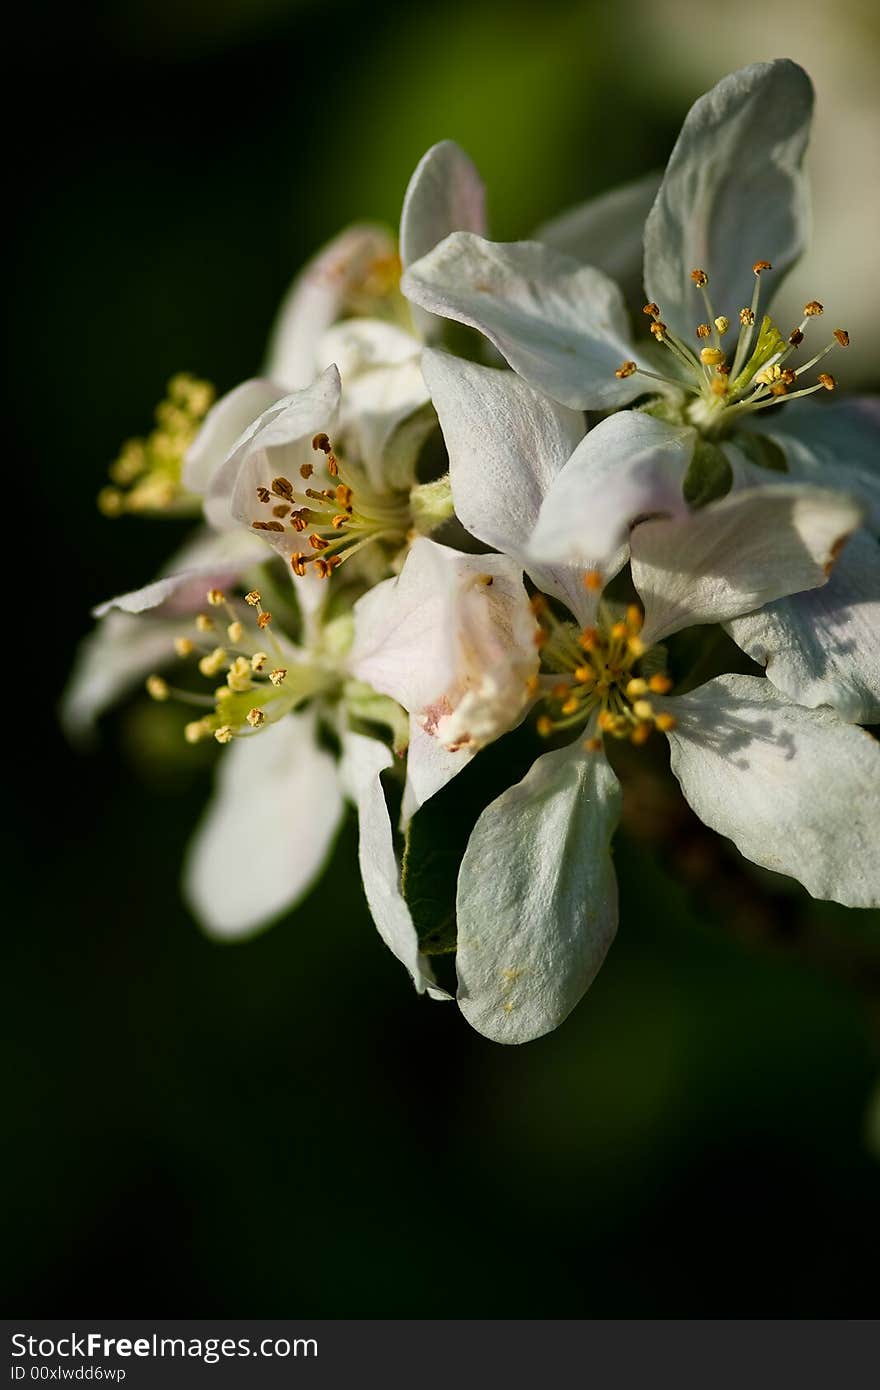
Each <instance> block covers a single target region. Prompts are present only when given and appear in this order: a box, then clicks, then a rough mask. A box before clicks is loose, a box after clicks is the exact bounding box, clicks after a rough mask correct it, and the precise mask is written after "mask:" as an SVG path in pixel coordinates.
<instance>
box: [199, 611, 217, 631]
mask: <svg viewBox="0 0 880 1390" xmlns="http://www.w3.org/2000/svg"><path fill="white" fill-rule="evenodd" d="M216 626H217V624H216V623H215V622H214V619H213V618H210V617H209V616H208V614H207V613H197V614H196V628H197V629H198V631H199V632H213V631H214V628H215V627H216Z"/></svg>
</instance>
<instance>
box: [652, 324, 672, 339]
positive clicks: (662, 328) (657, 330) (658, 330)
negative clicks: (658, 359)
mask: <svg viewBox="0 0 880 1390" xmlns="http://www.w3.org/2000/svg"><path fill="white" fill-rule="evenodd" d="M667 331H668V330H667V327H666V324H665V323H663V322H661V320H660V319H655V320H654V322H653V323H652V324H651V332H652V333H653V335H654V337H655V338H656V339H657V342H658V343H662V342H663V339H664V338H665V337H666V334H667Z"/></svg>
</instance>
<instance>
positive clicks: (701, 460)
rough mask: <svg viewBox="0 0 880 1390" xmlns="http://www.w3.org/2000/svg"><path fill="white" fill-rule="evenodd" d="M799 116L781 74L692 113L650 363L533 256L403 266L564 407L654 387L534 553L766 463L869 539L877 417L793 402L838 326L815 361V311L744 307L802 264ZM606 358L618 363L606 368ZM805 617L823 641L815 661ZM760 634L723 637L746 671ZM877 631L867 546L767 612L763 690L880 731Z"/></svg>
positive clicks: (654, 251)
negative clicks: (844, 498)
mask: <svg viewBox="0 0 880 1390" xmlns="http://www.w3.org/2000/svg"><path fill="white" fill-rule="evenodd" d="M811 114H812V89H811V87H810V83H809V79H808V78H807V77H806V74H805V73H804V72H803V71H802V70H801V69H800V68H799V67H797V65H796V64H794V63H791V62H788V61H786V60H780V61H776V62H772V63H756V64H752V65H751V66H750V67H747V68H745V69H743V70H742V71H741V72H737V73H734V74H732V75H731V76H729V77H726V78H724V79H723V81H721V82H720V83H719V84H718V85H717V87H715V88H714V89H713V91H711V92H710V93H708V94H707V95H706V96H704V97H702V98H701V99H700V100H699V101H698V102H697V103H696V104H695V106H694V107H693V109H692V110H691V112H690V113H689V115H688V117H687V119H686V121H685V123H684V126H683V128H682V132H681V135H680V137H679V140H678V143H677V144H676V146H675V149H674V151H673V153H672V156H671V158H670V161H669V165H668V167H667V170H666V174H665V176H664V179H663V182H662V184H661V186H660V190H659V193H658V195H657V199H656V201H655V203H654V206H653V208H652V209H651V212H650V215H649V216H648V220H647V223H646V226H645V266H644V278H645V289H646V294H647V296H648V300H649V303H648V304H647V305H646V306H645V311H646V313H647V314H648V317H649V319H650V321H651V330H652V333H653V335H654V338H655V339H656V343H655V344H649V345H648V346H647V347H646V348H643V349H637V348H634V347H633V346H632V344H631V343H630V341H629V340H628V337H627V328H626V322H625V317H624V315H623V310H622V300H621V297H620V295H619V294H618V293H617V292H616V290H615V288H614V286H613V285H612V284H611V282H610V281H608V280H607V279H606V278H605V277H603V276H601V275H597V274H596V273H595V272H594V271H592V270H585V269H584V268H583V267H581V266H578V265H577V264H576V263H575V262H574V261H573V260H571V259H568V260H567V259H565V258H564V257H559V256H555V255H554V254H552V253H551V252H550V251H548V250H547V249H546V248H540V247H537V246H535V245H533V244H530V243H520V244H515V245H512V246H499V245H494V244H492V243H489V242H484V241H482V240H481V239H479V238H476V237H473V236H470V237H468V236H464V235H459V236H454V237H449V238H447V240H446V241H445V242H444V243H442V244H441V245H440V246H438V247H437V248H436V249H435V250H434V251H433V252H432V253H431V255H429V256H428V257H426V258H424V259H423V260H422V261H421V262H420V263H419V264H418V265H416V266H414V267H412V268H411V269H410V271H409V273H408V275H407V276H406V278H405V280H404V289H405V291H406V293H407V294H408V295H409V296H410V298H411V299H413V300H414V301H415V302H416V303H418V304H420V305H422V306H427V307H430V308H431V309H432V310H433V311H434V312H436V313H446V314H448V315H449V316H450V317H453V318H457V319H460V320H462V321H463V322H466V323H469V324H471V325H473V326H475V327H477V328H479V329H480V330H481V331H482V332H483V333H485V334H486V336H487V337H489V338H490V339H491V341H492V342H493V343H495V344H496V346H497V347H498V348H499V349H500V350H501V352H502V353H503V354H504V355H505V357H506V358H507V360H508V361H509V362H510V364H511V366H512V367H514V368H515V370H516V371H517V372H519V373H520V374H521V375H522V376H523V377H524V378H525V379H526V380H527V381H528V382H530V383H531V384H532V385H533V386H535V387H538V388H539V389H541V390H543V391H545V392H547V393H548V394H549V395H550V396H552V397H553V398H554V399H556V400H558V401H560V402H563V403H565V404H567V405H569V406H577V407H581V408H583V407H588V408H591V409H592V408H607V407H611V406H618V405H622V404H626V403H627V402H628V401H631V400H633V399H634V397H635V396H637V395H642V394H644V392H645V391H646V390H648V389H650V388H651V382H652V379H653V378H656V377H657V376H659V377H660V378H661V380H660V382H659V385H658V387H657V389H658V390H659V391H660V392H661V395H660V396H659V397H658V399H657V400H656V401H655V402H654V403H653V404H649V405H648V406H647V410H648V412H649V413H652V414H654V415H656V416H657V419H656V422H655V423H653V424H652V423H649V422H648V421H647V420H646V418H645V413H644V411H640V412H638V413H636V414H629V413H626V414H622V415H620V416H618V417H614V418H612V419H609V420H606V421H604V422H603V423H602V424H600V426H599V427H598V428H597V429H596V430H593V431H591V433H590V434H589V435H588V437H587V439H586V440H585V442H584V444H583V446H582V449H581V451H580V452H579V454H578V455H577V456H576V459H573V460H572V464H571V468H570V472H569V475H568V482H567V484H560V487H559V488H558V489H557V490H556V491H555V493H554V497H553V499H552V500H550V501H548V504H547V508H546V510H545V512H544V514H542V517H541V519H540V523H539V528H538V532H537V534H536V537H535V544H536V546H537V548H538V549H539V551H540V553H541V554H543V555H544V556H547V557H551V556H552V557H554V558H557V559H563V558H564V559H574V558H578V557H579V558H580V559H581V560H583V561H584V562H588V561H589V559H590V558H591V557H592V556H595V555H596V553H597V552H596V548H595V547H596V545H597V544H599V541H598V537H599V534H600V532H601V531H602V529H603V527H604V525H605V522H606V521H607V520H608V519H609V518H612V520H613V517H612V513H613V511H614V509H615V508H616V507H618V506H622V511H621V514H620V515H619V517H618V518H617V519H616V520H617V521H619V523H620V527H618V526H617V525H616V522H615V527H614V530H615V534H616V535H617V536H618V537H619V535H620V534H621V529H620V528H621V527H622V528H623V529H625V527H626V525H627V524H628V523H630V522H631V521H633V520H634V519H636V518H637V517H640V516H646V515H653V514H656V513H667V512H673V513H674V512H676V511H677V510H679V509H680V508H681V506H682V505H683V500H687V501H689V502H691V503H699V502H700V501H702V500H705V498H706V496H712V495H714V496H719V495H721V494H722V493H723V492H724V491H725V490H726V489H727V488H729V487H730V485H731V481H732V480H733V481H735V482H736V483H738V484H742V483H746V484H749V483H752V484H753V483H755V482H757V481H760V480H765V479H766V473H765V472H764V471H763V469H759V468H758V467H756V465H758V464H765V465H766V464H768V463H770V464H772V465H773V466H779V467H782V468H785V469H787V471H788V473H789V475H790V476H791V477H795V478H800V479H803V480H804V481H809V482H814V483H819V484H824V485H830V486H837V487H841V488H843V489H845V490H846V491H848V492H852V493H854V494H855V495H856V496H858V497H861V498H862V499H863V500H864V501H865V503H866V504H867V506H868V508H869V515H868V518H867V523H868V525H869V527H870V528H871V530H872V531H873V532H874V533H875V534H876V533H877V531H878V529H880V481H878V480H880V471H878V469H877V466H876V457H877V452H878V446H880V403H878V402H877V401H876V400H875V399H873V398H861V399H854V400H851V401H846V400H844V401H841V402H840V403H839V404H838V403H837V401H836V400H835V401H828V400H823V401H822V403H821V404H820V403H818V402H817V401H812V400H803V399H800V400H797V401H795V398H796V397H803V396H804V395H813V394H814V393H816V392H818V393H819V394H820V395H822V396H823V397H824V396H826V393H827V391H828V390H831V389H833V387H834V385H835V383H834V379H833V378H832V377H831V376H830V375H829V374H828V373H827V372H824V371H823V372H821V373H820V375H819V378H818V380H815V381H812V384H810V385H807V386H805V385H803V383H804V382H805V381H811V378H812V377H813V376H815V369H816V368H817V367H818V366H819V364H820V361H821V359H823V358H824V357H825V356H826V355H827V354H828V353H829V352H830V351H832V350H833V349H834V350H839V349H840V348H841V347H843V346H845V345H846V343H847V342H848V336H847V334H846V333H845V331H844V330H842V329H836V330H835V331H834V332H833V333H832V334H830V335H829V339H828V341H827V343H825V344H824V345H822V346H820V347H819V348H818V350H817V351H815V352H810V351H809V350H808V347H807V346H806V343H807V342H808V340H809V337H810V336H811V335H812V332H813V329H814V328H815V326H816V323H817V320H818V319H819V318H820V316H821V314H822V305H821V304H820V303H819V302H818V301H816V300H813V301H811V302H810V303H809V304H807V305H805V308H804V315H803V318H802V321H801V322H800V323H799V324H798V325H796V326H795V327H794V328H793V329H792V330H791V332H789V333H787V334H783V333H780V331H779V330H778V328H777V327H776V325H775V324H774V323H773V321H772V320H771V319H770V318H768V317H764V318H763V319H762V315H761V309H760V303H759V296H760V289H761V284H762V282H763V280H764V279H766V277H767V276H768V275H770V274H772V275H774V276H775V277H776V278H777V279H779V278H780V277H781V276H782V275H783V274H784V273H785V271H786V270H787V269H788V268H789V267H790V266H791V265H792V264H793V262H794V261H795V260H796V259H797V257H798V255H799V254H800V252H801V250H802V248H803V243H804V238H805V234H806V230H807V225H808V204H807V192H806V184H805V177H804V174H803V171H802V167H801V166H802V158H803V153H804V149H805V147H806V141H807V136H808V131H809V123H810V118H811ZM771 262H772V271H771V265H770V263H771ZM710 296H711V299H710ZM697 310H699V315H698V313H697ZM698 316H699V317H701V318H702V319H703V323H702V324H701V325H699V326H698V328H697V336H696V337H694V327H695V324H696V319H697V317H698ZM731 325H733V327H731ZM734 336H735V337H736V346H735V347H733V348H731V349H730V350H729V351H728V350H727V349H726V347H725V342H726V341H727V339H728V338H733V337H734ZM617 353H620V354H622V356H623V358H624V362H623V365H622V366H621V365H620V364H619V362H613V363H612V358H614V356H615V354H617ZM661 357H663V358H665V359H666V361H665V365H664V363H663V362H661V360H660V358H661ZM615 368H616V375H614V379H613V380H612V374H613V373H614V372H615ZM780 404H781V409H779V410H776V409H774V410H772V411H770V410H769V407H771V406H774V407H775V406H777V405H780ZM713 445H714V446H715V447H713ZM612 472H613V473H614V475H615V488H614V491H613V493H612V492H611V491H609V488H608V479H609V477H610V475H611V474H612ZM624 476H625V477H626V479H627V483H626V486H625V487H624V486H623V484H622V478H623V477H624ZM682 488H684V492H685V499H682V495H681V494H682ZM817 604H818V608H817ZM817 620H818V621H820V622H821V624H822V625H823V626H825V627H826V629H827V630H826V632H825V633H823V640H822V641H821V643H820V644H819V645H818V646H817V642H816V640H815V624H816V622H817ZM767 621H769V619H767V618H765V617H763V616H762V617H761V618H760V620H755V619H752V618H748V619H743V620H738V621H737V628H736V634H735V635H736V637H737V640H738V641H741V642H742V645H743V646H744V647H745V649H746V650H747V651H749V652H750V654H752V655H753V656H755V658H756V659H758V660H764V659H765V658H764V656H763V655H762V653H763V652H764V625H765V623H766V622H767ZM878 621H880V555H878V549H877V546H876V543H874V542H873V541H872V540H870V539H869V538H868V537H867V536H866V537H864V538H862V539H861V540H860V541H859V543H858V544H857V545H854V546H851V547H848V548H847V550H846V552H845V553H844V555H843V557H842V558H841V562H840V564H839V565H838V567H837V569H836V571H835V574H834V576H833V579H832V585H831V587H830V589H829V591H828V593H827V594H825V593H823V595H822V598H821V600H818V599H814V598H813V597H808V596H804V595H797V596H794V597H792V598H789V599H785V600H782V601H781V602H779V603H778V604H777V605H775V607H774V611H773V615H772V622H773V627H774V632H775V634H776V636H775V639H774V654H773V659H772V661H770V664H769V667H768V674H769V675H770V678H771V679H772V680H773V681H774V682H776V683H777V685H778V687H779V689H781V690H783V691H786V692H788V693H795V692H797V693H798V698H801V693H802V692H803V693H804V698H805V701H806V702H809V703H811V704H814V705H820V704H830V705H832V706H834V707H835V708H838V709H839V710H841V712H843V713H845V714H846V716H847V717H849V718H853V719H859V720H862V721H865V722H869V721H873V720H876V719H878V718H880V663H878V659H877V656H876V644H875V643H874V642H873V641H872V640H866V639H867V638H868V637H869V634H870V632H871V631H872V630H873V629H875V628H876V625H877V623H878ZM826 637H827V640H825V639H826Z"/></svg>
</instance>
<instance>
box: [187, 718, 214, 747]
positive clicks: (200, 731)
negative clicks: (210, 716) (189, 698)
mask: <svg viewBox="0 0 880 1390" xmlns="http://www.w3.org/2000/svg"><path fill="white" fill-rule="evenodd" d="M210 732H211V726H210V724H209V723H208V722H207V720H205V719H193V720H192V721H191V722H190V723H189V724H187V725H185V726H184V730H183V736H184V738H185V739H186V741H187V743H201V741H202V739H203V738H207V737H208V735H209V734H210Z"/></svg>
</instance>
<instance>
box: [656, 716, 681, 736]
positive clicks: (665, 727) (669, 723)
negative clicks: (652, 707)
mask: <svg viewBox="0 0 880 1390" xmlns="http://www.w3.org/2000/svg"><path fill="white" fill-rule="evenodd" d="M654 723H655V724H656V726H657V728H658V729H659V730H660V732H661V733H662V734H668V733H669V730H670V729H674V728H675V726H676V724H677V723H678V720H677V719H676V717H675V715H674V714H657V715H655V716H654Z"/></svg>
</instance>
